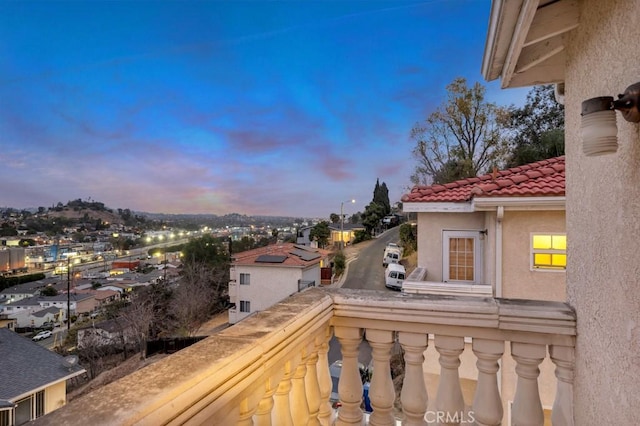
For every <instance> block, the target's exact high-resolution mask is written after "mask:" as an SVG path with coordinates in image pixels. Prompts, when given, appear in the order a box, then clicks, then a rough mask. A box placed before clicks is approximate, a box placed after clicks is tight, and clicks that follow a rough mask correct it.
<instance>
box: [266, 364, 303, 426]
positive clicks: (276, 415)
mask: <svg viewBox="0 0 640 426" xmlns="http://www.w3.org/2000/svg"><path fill="white" fill-rule="evenodd" d="M292 373H293V366H292V365H291V361H287V363H286V364H285V366H284V375H283V376H282V379H281V380H280V383H278V389H276V393H275V396H274V397H273V399H274V402H275V406H274V410H273V412H272V417H271V419H272V421H273V424H275V425H278V426H280V425H282V426H294V424H293V419H292V418H291V408H290V404H289V391H291V376H292ZM296 426H297V425H296Z"/></svg>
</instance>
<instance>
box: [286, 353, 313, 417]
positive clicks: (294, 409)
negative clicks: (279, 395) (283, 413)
mask: <svg viewBox="0 0 640 426" xmlns="http://www.w3.org/2000/svg"><path fill="white" fill-rule="evenodd" d="M306 358H307V354H306V353H304V352H303V353H302V358H301V360H300V362H299V363H298V365H297V367H296V369H295V370H294V372H293V377H292V378H291V394H290V402H291V417H292V419H293V424H295V425H307V424H308V423H309V403H308V402H307V392H306V390H305V386H304V376H305V375H306V374H307V360H306Z"/></svg>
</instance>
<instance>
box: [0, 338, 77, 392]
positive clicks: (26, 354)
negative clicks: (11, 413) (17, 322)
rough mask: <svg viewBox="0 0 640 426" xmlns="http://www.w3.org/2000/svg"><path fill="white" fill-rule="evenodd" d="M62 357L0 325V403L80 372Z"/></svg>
mask: <svg viewBox="0 0 640 426" xmlns="http://www.w3.org/2000/svg"><path fill="white" fill-rule="evenodd" d="M64 360H65V358H63V357H62V356H60V355H58V354H57V353H55V352H51V351H50V350H48V349H46V348H44V347H42V346H40V345H38V344H37V343H34V342H32V341H31V340H29V339H27V338H24V337H22V336H20V335H18V334H16V333H14V332H13V331H11V330H9V329H7V328H0V383H2V386H0V404H2V403H5V404H7V403H8V402H9V401H11V402H15V399H16V398H19V397H22V396H23V395H25V394H28V393H29V392H33V391H36V390H40V389H42V388H43V387H45V386H47V385H51V384H54V383H57V382H60V381H62V380H67V379H70V378H72V377H75V376H77V375H79V374H82V373H84V371H85V370H84V368H82V367H80V366H79V365H77V364H75V365H72V366H68V365H69V364H65V362H64Z"/></svg>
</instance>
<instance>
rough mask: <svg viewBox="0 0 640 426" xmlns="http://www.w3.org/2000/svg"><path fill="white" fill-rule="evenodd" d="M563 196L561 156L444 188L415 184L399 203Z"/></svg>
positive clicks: (459, 181) (468, 179)
mask: <svg viewBox="0 0 640 426" xmlns="http://www.w3.org/2000/svg"><path fill="white" fill-rule="evenodd" d="M564 195H565V175H564V156H561V157H555V158H550V159H547V160H541V161H537V162H535V163H530V164H525V165H523V166H518V167H512V168H510V169H507V170H500V171H495V172H493V173H487V174H485V175H482V176H477V177H472V178H466V179H461V180H457V181H455V182H451V183H446V184H444V185H440V184H434V185H428V186H425V185H417V186H415V187H413V189H411V192H410V193H409V194H405V195H403V197H402V202H403V203H429V202H436V203H437V202H467V201H470V200H471V199H472V198H474V197H550V196H551V197H553V196H555V197H559V196H564Z"/></svg>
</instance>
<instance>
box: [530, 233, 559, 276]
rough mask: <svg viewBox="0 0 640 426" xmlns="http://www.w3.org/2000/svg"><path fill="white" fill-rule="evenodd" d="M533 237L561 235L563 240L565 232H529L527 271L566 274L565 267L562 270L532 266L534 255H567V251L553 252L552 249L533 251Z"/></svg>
mask: <svg viewBox="0 0 640 426" xmlns="http://www.w3.org/2000/svg"><path fill="white" fill-rule="evenodd" d="M535 235H545V236H546V235H550V236H554V235H563V236H564V237H565V238H566V236H567V233H566V232H531V233H530V234H529V270H531V271H535V272H567V267H566V265H565V267H564V268H554V267H540V266H534V262H533V255H534V254H535V253H545V254H546V253H549V254H564V255H565V256H566V255H567V250H566V249H564V250H553V249H537V250H536V249H534V248H533V237H534V236H535Z"/></svg>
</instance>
